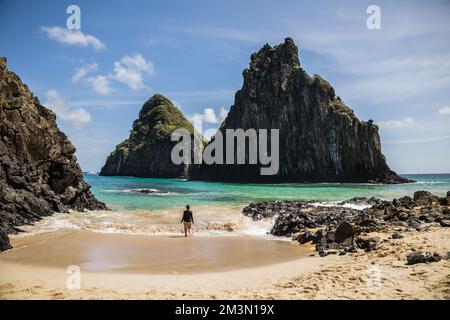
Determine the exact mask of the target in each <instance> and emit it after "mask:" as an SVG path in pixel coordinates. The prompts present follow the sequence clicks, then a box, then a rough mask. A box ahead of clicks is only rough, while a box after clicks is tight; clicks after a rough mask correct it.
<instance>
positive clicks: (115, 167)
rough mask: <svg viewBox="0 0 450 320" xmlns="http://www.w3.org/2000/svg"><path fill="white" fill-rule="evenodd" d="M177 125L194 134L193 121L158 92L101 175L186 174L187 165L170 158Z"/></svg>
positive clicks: (173, 175)
mask: <svg viewBox="0 0 450 320" xmlns="http://www.w3.org/2000/svg"><path fill="white" fill-rule="evenodd" d="M177 128H185V129H187V130H188V131H189V132H190V133H191V135H192V134H193V133H194V128H193V126H192V124H191V123H190V122H189V121H188V120H187V119H186V118H185V117H184V116H183V114H182V113H181V111H180V110H179V109H178V108H177V107H175V106H174V104H173V103H172V102H171V101H170V100H169V99H167V98H166V97H164V96H162V95H160V94H155V95H154V96H152V97H151V98H150V99H149V100H148V101H147V102H146V103H144V105H143V106H142V109H141V111H140V113H139V118H138V119H137V120H135V121H134V123H133V128H132V130H131V133H130V137H129V138H128V139H126V140H125V141H123V142H122V143H120V144H119V145H117V147H116V149H115V150H114V151H113V152H112V153H111V154H110V155H109V156H108V159H107V160H106V163H105V165H104V166H103V168H102V170H101V171H100V175H102V176H135V177H154V178H178V177H185V176H186V173H187V168H186V166H185V165H184V164H181V165H175V164H174V163H173V162H172V161H171V158H170V154H171V151H172V148H173V147H174V146H175V145H176V143H177V142H173V141H171V139H170V138H171V134H172V132H173V130H175V129H177Z"/></svg>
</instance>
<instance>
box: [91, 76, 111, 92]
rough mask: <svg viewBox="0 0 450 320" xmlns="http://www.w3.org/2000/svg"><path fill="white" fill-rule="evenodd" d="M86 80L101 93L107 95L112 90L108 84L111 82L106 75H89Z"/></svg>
mask: <svg viewBox="0 0 450 320" xmlns="http://www.w3.org/2000/svg"><path fill="white" fill-rule="evenodd" d="M87 80H88V82H89V83H91V84H92V89H94V91H95V92H97V93H99V94H101V95H107V94H110V93H111V92H112V91H113V89H112V88H111V86H110V83H111V82H110V80H109V78H108V77H106V76H101V75H98V76H95V77H89V78H88V79H87Z"/></svg>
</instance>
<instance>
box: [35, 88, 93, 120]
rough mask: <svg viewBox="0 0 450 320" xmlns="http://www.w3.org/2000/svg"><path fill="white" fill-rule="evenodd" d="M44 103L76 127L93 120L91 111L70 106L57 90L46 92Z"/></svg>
mask: <svg viewBox="0 0 450 320" xmlns="http://www.w3.org/2000/svg"><path fill="white" fill-rule="evenodd" d="M44 105H45V106H46V107H47V108H49V109H51V110H53V111H54V112H55V113H56V115H57V116H58V117H59V118H60V119H62V120H64V121H67V122H69V123H71V124H72V126H74V127H75V128H82V127H84V126H85V125H86V124H88V123H89V122H91V120H92V118H91V115H90V113H89V112H87V111H86V110H84V109H83V108H71V107H69V106H68V105H67V103H66V102H65V101H64V99H63V98H62V97H61V96H60V95H59V93H58V91H56V90H49V91H47V92H46V93H45V102H44Z"/></svg>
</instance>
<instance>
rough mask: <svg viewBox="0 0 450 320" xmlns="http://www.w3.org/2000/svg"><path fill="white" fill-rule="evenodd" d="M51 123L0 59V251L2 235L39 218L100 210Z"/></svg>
mask: <svg viewBox="0 0 450 320" xmlns="http://www.w3.org/2000/svg"><path fill="white" fill-rule="evenodd" d="M55 119H56V116H55V114H54V113H53V112H52V111H51V110H49V109H47V108H45V107H44V106H42V105H41V104H40V103H39V100H38V98H37V97H35V96H34V95H33V93H32V92H31V91H30V90H29V89H28V87H27V86H26V85H25V84H23V83H22V81H21V80H20V78H19V77H18V76H17V75H16V74H15V73H13V72H10V71H9V70H8V69H7V65H6V58H0V120H1V121H0V250H5V249H8V248H9V247H10V245H9V240H8V237H7V234H9V233H17V232H18V231H19V229H18V227H19V226H21V225H24V224H32V223H33V222H35V221H37V220H39V219H40V218H41V217H42V216H47V215H51V214H52V213H54V212H65V211H68V210H69V209H73V210H84V209H90V210H94V209H104V208H106V206H105V204H103V203H101V202H99V201H98V200H97V199H95V197H94V196H93V195H92V193H91V192H90V191H89V188H90V187H89V185H88V184H87V183H86V182H84V181H83V176H82V172H81V169H80V167H79V165H78V164H77V160H76V157H75V147H74V146H73V145H72V143H70V141H69V140H68V139H67V137H66V135H65V134H64V133H62V132H61V131H60V130H59V129H58V127H57V125H56V121H55Z"/></svg>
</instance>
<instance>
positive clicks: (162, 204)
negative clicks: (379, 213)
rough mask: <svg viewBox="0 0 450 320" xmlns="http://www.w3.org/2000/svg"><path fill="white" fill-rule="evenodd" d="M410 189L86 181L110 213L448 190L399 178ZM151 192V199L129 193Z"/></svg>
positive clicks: (446, 185) (428, 179)
mask: <svg viewBox="0 0 450 320" xmlns="http://www.w3.org/2000/svg"><path fill="white" fill-rule="evenodd" d="M404 176H405V177H407V178H410V179H413V180H416V181H417V182H416V183H411V184H403V185H369V184H329V183H320V184H296V183H289V184H236V183H221V182H201V181H186V180H178V179H150V178H132V177H100V176H92V175H86V176H85V179H86V181H87V182H88V183H89V184H90V185H91V186H92V189H91V190H92V191H93V193H94V194H95V196H96V197H98V199H100V200H101V201H104V202H106V203H107V204H108V206H109V207H110V208H111V209H113V210H136V209H144V210H161V209H172V208H182V207H184V205H185V204H187V203H189V204H191V206H199V205H207V206H220V207H224V206H231V207H238V206H243V205H245V204H248V203H250V202H253V201H261V200H289V199H290V200H292V199H297V200H317V201H340V200H345V199H349V198H352V197H356V196H364V197H371V196H375V197H378V198H382V199H388V200H390V199H393V198H397V197H401V196H404V195H412V194H413V193H414V192H415V191H417V190H428V191H430V192H432V193H434V194H438V195H444V194H445V193H446V192H447V191H449V190H450V174H428V175H404ZM143 188H146V189H154V190H155V193H153V194H141V193H134V192H131V190H133V189H143Z"/></svg>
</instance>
